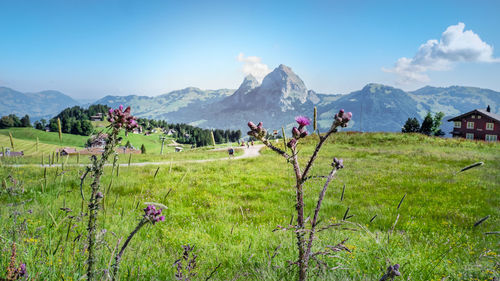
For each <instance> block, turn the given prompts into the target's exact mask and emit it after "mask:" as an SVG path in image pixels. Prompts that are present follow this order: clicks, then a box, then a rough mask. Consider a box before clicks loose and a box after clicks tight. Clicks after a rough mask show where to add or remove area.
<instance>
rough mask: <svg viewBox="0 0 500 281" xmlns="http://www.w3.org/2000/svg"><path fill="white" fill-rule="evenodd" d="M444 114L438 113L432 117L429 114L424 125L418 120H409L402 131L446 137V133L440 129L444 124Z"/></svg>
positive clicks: (423, 122)
mask: <svg viewBox="0 0 500 281" xmlns="http://www.w3.org/2000/svg"><path fill="white" fill-rule="evenodd" d="M443 117H444V113H443V112H437V113H436V114H434V116H432V114H431V113H430V112H427V115H426V116H425V118H424V120H423V121H422V124H420V122H419V121H418V119H417V118H408V120H406V123H405V125H404V126H403V128H402V129H401V132H403V133H421V134H424V135H428V136H438V137H440V136H444V135H445V133H444V132H443V131H442V130H441V129H440V127H441V124H442V123H443V122H442V120H443Z"/></svg>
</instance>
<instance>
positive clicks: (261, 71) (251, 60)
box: [238, 53, 271, 81]
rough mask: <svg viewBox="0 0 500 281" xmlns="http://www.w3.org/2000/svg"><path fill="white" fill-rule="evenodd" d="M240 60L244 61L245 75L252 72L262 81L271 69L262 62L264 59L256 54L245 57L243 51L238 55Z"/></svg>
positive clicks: (243, 69)
mask: <svg viewBox="0 0 500 281" xmlns="http://www.w3.org/2000/svg"><path fill="white" fill-rule="evenodd" d="M238 61H239V62H242V63H243V67H242V71H243V73H244V74H245V75H248V74H252V75H253V76H254V77H255V78H256V79H257V80H259V81H262V79H264V76H266V75H267V74H268V73H269V72H271V69H269V67H268V66H267V65H266V64H264V63H262V59H261V58H259V57H255V56H249V57H245V55H244V54H243V53H240V54H239V55H238Z"/></svg>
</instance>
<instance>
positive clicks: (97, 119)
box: [90, 112, 102, 121]
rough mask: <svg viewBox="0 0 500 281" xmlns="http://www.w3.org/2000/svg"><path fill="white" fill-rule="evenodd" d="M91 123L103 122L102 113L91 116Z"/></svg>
mask: <svg viewBox="0 0 500 281" xmlns="http://www.w3.org/2000/svg"><path fill="white" fill-rule="evenodd" d="M90 121H102V113H100V112H99V113H97V115H94V116H90Z"/></svg>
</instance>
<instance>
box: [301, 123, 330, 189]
mask: <svg viewBox="0 0 500 281" xmlns="http://www.w3.org/2000/svg"><path fill="white" fill-rule="evenodd" d="M335 132H337V129H336V128H332V129H330V130H329V131H328V132H327V133H326V134H325V135H324V136H321V135H320V136H319V142H318V144H317V145H316V149H315V150H314V152H313V154H312V155H311V158H310V159H309V162H307V165H306V167H305V169H304V173H303V174H302V179H303V180H306V179H307V174H308V173H309V171H310V169H311V168H312V165H313V163H314V161H315V160H316V157H317V156H318V152H319V151H320V150H321V147H322V146H323V144H324V143H325V141H326V140H327V139H328V137H330V135H331V134H333V133H335Z"/></svg>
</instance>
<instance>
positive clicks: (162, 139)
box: [160, 135, 166, 155]
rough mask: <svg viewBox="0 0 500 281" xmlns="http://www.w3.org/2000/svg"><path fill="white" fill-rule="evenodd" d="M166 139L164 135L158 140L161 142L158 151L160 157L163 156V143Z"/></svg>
mask: <svg viewBox="0 0 500 281" xmlns="http://www.w3.org/2000/svg"><path fill="white" fill-rule="evenodd" d="M165 139H166V137H165V136H164V135H160V140H161V150H160V155H163V144H164V143H165Z"/></svg>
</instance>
